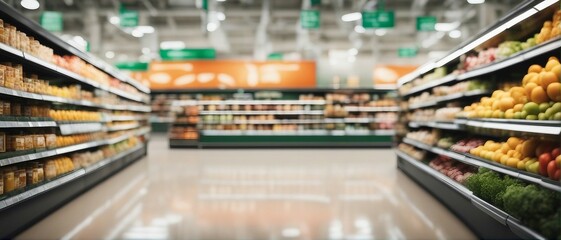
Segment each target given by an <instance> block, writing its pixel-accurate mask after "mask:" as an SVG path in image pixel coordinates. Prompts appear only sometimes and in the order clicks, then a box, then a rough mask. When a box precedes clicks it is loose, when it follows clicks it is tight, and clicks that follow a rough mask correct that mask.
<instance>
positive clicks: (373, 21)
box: [362, 10, 395, 28]
mask: <svg viewBox="0 0 561 240" xmlns="http://www.w3.org/2000/svg"><path fill="white" fill-rule="evenodd" d="M394 26H395V17H394V12H393V11H383V10H378V11H365V12H362V27H364V28H393V27H394Z"/></svg>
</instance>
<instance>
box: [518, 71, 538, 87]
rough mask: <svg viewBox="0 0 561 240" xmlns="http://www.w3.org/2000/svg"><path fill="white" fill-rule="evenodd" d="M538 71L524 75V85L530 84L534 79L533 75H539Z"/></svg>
mask: <svg viewBox="0 0 561 240" xmlns="http://www.w3.org/2000/svg"><path fill="white" fill-rule="evenodd" d="M537 75H538V73H535V72H529V73H528V74H526V75H524V78H523V79H522V86H526V84H528V83H529V82H530V79H532V78H533V77H535V76H537Z"/></svg>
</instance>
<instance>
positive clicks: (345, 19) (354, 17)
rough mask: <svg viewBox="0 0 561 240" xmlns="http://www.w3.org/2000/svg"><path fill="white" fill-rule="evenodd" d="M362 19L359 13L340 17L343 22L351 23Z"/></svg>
mask: <svg viewBox="0 0 561 240" xmlns="http://www.w3.org/2000/svg"><path fill="white" fill-rule="evenodd" d="M361 18H362V14H361V13H359V12H353V13H347V14H345V15H343V16H342V17H341V20H343V22H352V21H356V20H359V19H361Z"/></svg>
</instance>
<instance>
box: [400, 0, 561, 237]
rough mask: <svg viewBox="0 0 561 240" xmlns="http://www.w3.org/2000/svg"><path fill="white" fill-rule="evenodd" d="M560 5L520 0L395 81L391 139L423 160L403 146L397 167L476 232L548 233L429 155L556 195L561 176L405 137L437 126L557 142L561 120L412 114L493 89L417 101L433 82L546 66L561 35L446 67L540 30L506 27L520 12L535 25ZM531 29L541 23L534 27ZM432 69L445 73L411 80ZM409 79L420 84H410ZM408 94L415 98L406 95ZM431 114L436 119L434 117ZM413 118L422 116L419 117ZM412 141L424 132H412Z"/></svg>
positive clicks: (456, 132) (499, 77)
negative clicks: (396, 112)
mask: <svg viewBox="0 0 561 240" xmlns="http://www.w3.org/2000/svg"><path fill="white" fill-rule="evenodd" d="M557 10H559V2H558V1H537V0H536V1H532V0H528V1H524V2H523V3H521V4H520V5H519V6H518V7H517V8H516V9H514V10H513V11H512V12H511V13H509V14H508V15H507V16H505V17H504V18H502V19H501V20H500V21H499V22H497V23H496V24H494V25H493V26H490V27H489V28H488V29H485V30H484V31H482V32H481V33H480V34H477V35H475V36H474V37H473V38H472V39H470V40H468V41H466V42H464V44H462V45H461V46H459V47H458V48H456V49H454V50H452V51H450V52H449V54H448V55H447V56H445V57H443V58H442V59H439V60H437V61H434V62H429V63H426V64H424V65H422V66H421V67H420V68H418V69H417V70H415V71H414V72H413V73H411V74H409V75H407V76H405V77H403V78H401V79H400V80H399V84H400V91H399V92H400V93H401V94H400V96H401V99H402V102H401V105H400V107H401V112H400V114H401V117H400V119H401V120H402V121H400V122H399V123H398V126H397V127H396V129H398V131H397V136H396V140H397V142H398V144H406V145H409V146H412V147H413V148H412V149H416V150H419V151H423V152H424V151H426V152H427V154H426V155H424V156H425V157H424V159H422V160H421V161H419V160H417V159H415V158H414V157H413V156H414V155H415V156H416V154H412V155H409V154H408V153H407V152H405V151H402V150H396V155H397V159H398V168H399V169H401V170H402V171H403V172H405V173H406V174H407V175H409V176H410V177H411V178H412V179H413V180H415V181H416V182H417V183H419V184H420V185H422V186H423V187H424V188H425V189H426V190H427V191H429V192H430V193H431V194H433V195H434V196H435V197H436V198H437V199H439V200H440V201H441V202H442V203H443V204H444V205H446V206H448V207H449V208H450V209H451V210H452V211H453V212H454V213H455V214H456V215H458V217H460V218H461V219H462V220H463V221H464V222H465V223H466V224H467V225H468V226H469V227H470V228H471V229H472V230H473V231H474V232H475V233H476V234H477V236H478V237H479V238H483V239H488V238H492V239H495V238H501V239H515V238H521V239H545V237H544V236H542V235H541V234H540V233H539V232H538V231H537V230H536V229H530V228H529V227H527V226H525V225H524V224H523V223H522V222H521V221H519V220H518V219H516V218H514V217H513V216H511V215H510V214H509V213H508V212H505V211H503V210H501V209H499V208H498V207H496V206H493V205H492V204H490V203H488V202H485V201H484V200H482V199H481V198H479V197H478V196H476V195H475V194H474V193H472V192H471V191H470V190H469V189H467V188H466V187H465V186H463V185H462V184H461V183H459V182H456V181H455V180H453V179H451V178H450V177H448V176H446V175H444V174H441V173H440V172H439V171H437V170H435V169H433V168H431V167H429V165H428V164H427V163H428V161H429V160H431V159H432V158H430V156H439V155H440V156H445V157H447V158H449V159H451V161H454V162H458V163H463V164H467V165H469V166H473V167H478V168H487V169H490V170H491V171H494V172H497V173H500V174H502V175H508V176H510V177H513V178H516V179H519V180H522V181H523V182H525V183H527V184H535V185H537V186H539V187H541V188H543V189H547V190H550V191H553V192H557V193H560V192H561V182H559V181H554V180H551V179H550V178H548V177H545V176H542V175H540V174H535V173H532V172H529V171H526V170H521V169H519V168H516V167H509V166H507V165H503V164H501V163H499V162H495V161H491V160H487V159H485V158H481V157H478V156H474V155H472V154H469V153H467V154H466V153H460V152H455V151H453V150H449V149H445V148H441V147H438V146H435V145H432V144H426V143H424V142H420V141H417V140H414V139H412V138H409V137H408V136H423V135H422V132H421V133H420V134H417V135H413V134H412V135H409V134H408V135H407V136H405V134H406V133H408V132H415V131H421V130H424V131H427V130H428V133H430V132H431V131H432V130H436V131H438V133H440V134H441V135H438V134H437V135H436V136H440V137H447V136H451V137H452V139H462V138H461V137H460V138H458V136H466V137H464V139H466V138H467V137H468V136H474V135H475V136H480V139H492V140H494V139H501V141H503V140H504V139H506V137H508V136H517V137H522V138H530V137H539V139H547V140H549V141H556V142H558V143H559V141H561V121H556V120H521V119H510V118H509V119H506V118H471V117H470V118H465V117H464V116H463V115H462V116H460V115H456V117H455V118H454V119H450V120H449V121H414V120H413V118H409V117H411V116H413V113H423V112H418V111H419V110H422V109H429V110H430V109H439V108H440V107H443V106H444V105H445V104H448V103H454V104H455V105H454V106H462V107H463V106H468V105H470V104H471V103H472V102H477V100H478V99H476V98H474V97H476V96H477V97H479V96H491V94H492V93H493V91H492V90H493V89H491V91H488V90H472V91H463V92H458V93H453V94H451V95H445V96H439V97H431V98H428V99H430V100H427V101H422V102H421V101H419V102H415V100H416V99H427V98H426V94H427V92H428V93H431V92H432V90H433V88H435V87H440V86H452V85H455V84H457V83H459V82H463V81H469V80H474V79H478V80H481V79H483V80H482V81H487V82H495V83H499V82H502V81H506V80H507V79H504V76H505V75H504V74H505V72H509V73H510V72H514V73H516V72H520V73H522V71H525V70H526V69H528V67H529V66H530V65H531V64H538V63H539V64H540V65H542V66H543V65H544V64H545V62H544V60H547V59H548V57H550V56H557V57H560V56H561V55H560V53H561V40H560V38H559V37H555V38H553V39H550V40H548V41H545V42H542V43H539V44H538V45H536V46H533V47H530V48H528V49H525V50H522V51H519V52H517V53H514V54H512V55H510V56H508V57H505V58H503V59H500V60H496V61H494V62H491V63H488V64H485V65H481V66H477V67H475V68H473V69H471V70H467V71H465V72H463V71H454V72H452V73H450V72H451V70H452V69H454V68H456V67H457V66H460V67H461V66H463V65H461V64H458V63H459V62H460V57H461V56H462V55H465V54H469V53H472V52H473V51H477V50H481V49H485V48H490V47H495V46H496V45H492V44H497V42H501V41H504V40H511V39H508V37H512V36H519V37H524V36H526V34H527V36H530V35H531V36H533V34H534V33H535V32H536V31H537V32H539V29H534V30H533V32H529V31H530V30H531V29H530V30H529V29H524V31H527V33H522V34H518V35H512V34H511V35H509V34H508V33H503V32H508V31H519V30H520V27H519V26H518V25H517V24H519V23H521V22H523V21H526V20H525V18H522V17H521V16H522V15H524V16H528V14H527V13H528V12H536V13H535V14H534V15H533V16H532V15H531V16H529V17H530V18H533V21H534V23H535V22H536V21H538V22H539V21H545V20H550V16H553V12H555V11H557ZM524 13H526V14H524ZM546 17H547V18H546ZM544 19H545V20H544ZM525 26H527V25H525ZM536 27H541V26H538V25H536ZM513 40H517V39H513ZM462 59H465V58H462ZM437 68H438V69H439V71H441V70H442V69H445V70H446V72H447V74H440V73H439V76H442V77H433V76H434V75H433V76H430V77H433V78H430V79H432V80H428V79H429V78H425V81H420V80H416V79H420V78H422V77H424V76H428V74H431V73H432V71H433V70H436V69H437ZM521 69H522V70H521ZM435 72H436V71H435ZM524 73H525V72H524ZM516 76H518V75H516ZM520 79H522V77H520ZM520 82H521V81H520ZM413 83H418V84H417V85H414V84H413ZM495 89H496V88H495ZM421 94H424V95H425V96H423V97H424V98H423V97H421V98H414V97H417V96H419V95H421ZM408 99H412V100H411V101H408ZM410 102H412V103H410ZM416 111H417V112H416ZM503 111H504V110H503ZM415 116H417V115H415ZM421 116H425V115H421ZM433 118H436V116H435V117H433ZM415 119H417V120H419V119H422V120H424V118H422V117H421V118H415ZM540 119H541V118H540ZM415 139H421V138H419V137H415ZM425 139H426V138H425ZM437 140H438V139H437ZM443 140H445V139H443ZM439 146H440V145H439ZM560 146H561V144H560ZM404 149H405V150H408V147H407V146H406V147H404ZM532 151H533V150H532ZM419 153H421V152H419ZM487 158H490V157H487Z"/></svg>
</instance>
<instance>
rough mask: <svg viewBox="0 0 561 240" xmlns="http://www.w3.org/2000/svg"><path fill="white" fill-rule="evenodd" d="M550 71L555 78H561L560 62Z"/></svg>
mask: <svg viewBox="0 0 561 240" xmlns="http://www.w3.org/2000/svg"><path fill="white" fill-rule="evenodd" d="M551 72H552V73H553V74H555V76H557V79H561V64H560V65H557V66H555V67H553V68H552V69H551Z"/></svg>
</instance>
